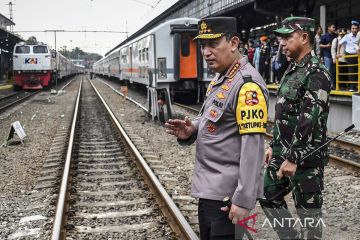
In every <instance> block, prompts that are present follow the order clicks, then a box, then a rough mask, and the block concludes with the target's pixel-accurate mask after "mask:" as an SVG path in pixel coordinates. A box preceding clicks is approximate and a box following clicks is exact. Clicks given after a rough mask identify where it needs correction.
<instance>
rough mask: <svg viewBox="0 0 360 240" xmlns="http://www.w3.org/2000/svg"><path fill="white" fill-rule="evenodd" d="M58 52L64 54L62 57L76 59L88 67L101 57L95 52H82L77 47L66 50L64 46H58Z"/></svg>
mask: <svg viewBox="0 0 360 240" xmlns="http://www.w3.org/2000/svg"><path fill="white" fill-rule="evenodd" d="M59 52H60V53H61V54H62V55H64V57H66V58H69V59H73V60H78V61H79V62H81V63H82V65H84V66H85V67H86V68H90V67H91V66H92V64H93V63H94V62H96V61H98V60H99V59H101V55H99V54H97V53H87V52H84V51H83V50H81V49H80V48H79V47H75V48H74V49H71V50H68V49H67V47H66V46H62V47H60V50H59Z"/></svg>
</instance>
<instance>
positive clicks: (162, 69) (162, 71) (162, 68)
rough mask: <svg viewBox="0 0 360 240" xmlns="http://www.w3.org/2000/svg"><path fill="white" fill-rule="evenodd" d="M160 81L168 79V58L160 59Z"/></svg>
mask: <svg viewBox="0 0 360 240" xmlns="http://www.w3.org/2000/svg"><path fill="white" fill-rule="evenodd" d="M158 66H159V79H166V78H167V75H166V58H158Z"/></svg>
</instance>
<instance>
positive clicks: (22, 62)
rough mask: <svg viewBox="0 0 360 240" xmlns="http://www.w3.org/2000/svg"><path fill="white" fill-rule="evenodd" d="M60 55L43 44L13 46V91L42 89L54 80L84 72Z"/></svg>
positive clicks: (80, 67) (49, 85) (81, 68)
mask: <svg viewBox="0 0 360 240" xmlns="http://www.w3.org/2000/svg"><path fill="white" fill-rule="evenodd" d="M84 70H85V69H84V67H83V66H80V65H76V64H74V63H73V62H71V61H70V60H69V59H67V58H65V57H64V56H63V55H62V54H61V53H59V52H56V51H55V50H51V49H50V47H49V46H48V45H47V44H45V43H36V44H26V43H25V42H20V43H17V44H15V46H14V51H13V76H14V88H15V90H20V89H24V90H29V89H43V88H47V87H51V86H52V85H53V84H54V83H55V82H56V80H61V79H64V78H66V77H69V76H72V75H75V74H79V73H82V72H84Z"/></svg>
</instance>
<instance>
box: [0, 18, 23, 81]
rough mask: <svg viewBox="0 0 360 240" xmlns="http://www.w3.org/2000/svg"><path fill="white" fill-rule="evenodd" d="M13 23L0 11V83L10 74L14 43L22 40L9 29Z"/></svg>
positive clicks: (8, 77) (9, 77)
mask: <svg viewBox="0 0 360 240" xmlns="http://www.w3.org/2000/svg"><path fill="white" fill-rule="evenodd" d="M14 25H15V23H14V22H13V21H11V20H10V19H8V18H7V17H5V16H4V15H2V14H1V13H0V84H5V83H6V82H7V80H8V79H11V76H12V53H13V49H14V46H15V44H16V43H18V42H21V41H24V40H23V39H22V38H21V37H20V36H17V35H15V34H14V33H12V32H11V31H10V29H11V27H12V26H14Z"/></svg>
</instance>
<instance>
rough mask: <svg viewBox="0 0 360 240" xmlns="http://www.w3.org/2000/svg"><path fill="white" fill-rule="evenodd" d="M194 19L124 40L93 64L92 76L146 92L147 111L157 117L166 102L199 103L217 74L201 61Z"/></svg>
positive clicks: (170, 22) (172, 22) (169, 23)
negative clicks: (133, 85) (135, 86)
mask: <svg viewBox="0 0 360 240" xmlns="http://www.w3.org/2000/svg"><path fill="white" fill-rule="evenodd" d="M198 21H199V19H197V18H187V17H184V18H176V19H171V20H168V21H165V22H163V23H161V24H159V25H157V26H155V27H153V28H152V29H150V30H148V31H147V32H145V33H143V34H141V35H139V36H137V37H136V38H134V39H132V40H129V41H127V40H125V41H123V42H122V43H120V44H119V45H118V46H116V47H115V48H114V49H113V50H112V51H111V52H110V53H109V54H108V55H106V56H105V57H103V58H102V59H100V60H99V61H97V62H95V63H94V64H93V68H92V71H93V73H94V74H95V75H98V76H102V77H108V78H113V79H115V80H116V81H120V82H122V83H124V84H140V85H141V86H145V87H146V88H147V89H148V99H149V109H150V111H152V114H153V115H156V116H158V115H159V111H160V110H163V109H162V106H159V104H163V103H164V102H165V103H166V106H167V108H166V110H165V111H167V113H168V117H171V111H172V110H171V102H172V101H173V100H177V99H186V100H187V101H188V102H200V101H202V100H203V99H204V97H205V94H206V88H207V86H208V84H209V82H210V81H211V80H213V79H214V78H215V77H216V76H217V74H216V73H215V72H213V71H212V70H211V69H209V67H208V66H207V63H206V62H205V61H204V59H203V57H202V54H201V48H200V45H199V43H198V41H193V38H194V37H195V36H196V35H197V33H198V27H197V23H198ZM159 99H161V101H159Z"/></svg>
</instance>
